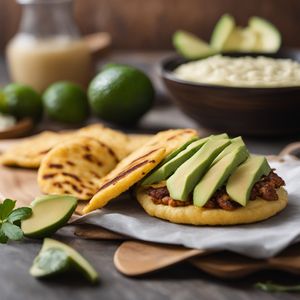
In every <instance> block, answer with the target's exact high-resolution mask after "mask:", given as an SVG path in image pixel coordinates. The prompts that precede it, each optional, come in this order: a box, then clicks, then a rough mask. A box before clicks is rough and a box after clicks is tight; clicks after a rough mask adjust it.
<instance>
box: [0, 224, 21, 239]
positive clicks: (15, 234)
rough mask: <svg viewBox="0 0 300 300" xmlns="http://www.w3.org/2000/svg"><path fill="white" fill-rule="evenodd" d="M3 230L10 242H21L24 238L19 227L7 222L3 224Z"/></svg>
mask: <svg viewBox="0 0 300 300" xmlns="http://www.w3.org/2000/svg"><path fill="white" fill-rule="evenodd" d="M1 229H2V230H3V233H4V234H5V235H6V236H7V237H8V238H9V239H10V240H13V241H19V240H21V239H22V238H23V231H22V230H21V228H20V227H18V226H17V225H14V224H11V223H9V222H5V223H3V224H2V227H1Z"/></svg>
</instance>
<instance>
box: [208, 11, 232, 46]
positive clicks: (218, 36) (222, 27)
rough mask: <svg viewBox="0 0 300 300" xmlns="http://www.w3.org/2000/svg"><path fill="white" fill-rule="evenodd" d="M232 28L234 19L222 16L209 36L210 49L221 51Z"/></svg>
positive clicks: (226, 15) (227, 15) (229, 16)
mask: <svg viewBox="0 0 300 300" xmlns="http://www.w3.org/2000/svg"><path fill="white" fill-rule="evenodd" d="M234 28H235V21H234V18H233V17H232V16H231V15H229V14H225V15H223V16H222V17H221V18H220V19H219V21H218V22H217V24H216V25H215V28H214V30H213V33H212V35H211V40H210V45H211V47H212V48H213V49H216V50H219V51H221V50H223V48H224V45H225V43H226V41H227V39H228V38H229V36H230V34H231V33H232V31H233V30H234Z"/></svg>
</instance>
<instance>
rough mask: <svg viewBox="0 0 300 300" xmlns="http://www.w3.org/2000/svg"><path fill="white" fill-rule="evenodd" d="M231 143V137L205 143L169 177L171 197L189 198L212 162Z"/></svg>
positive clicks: (178, 198)
mask: <svg viewBox="0 0 300 300" xmlns="http://www.w3.org/2000/svg"><path fill="white" fill-rule="evenodd" d="M229 144H230V140H229V139H210V140H209V141H208V142H207V143H205V145H204V146H203V147H201V148H200V150H198V151H197V152H196V153H195V154H194V155H193V156H192V157H191V158H189V159H188V160H187V161H185V162H184V163H183V164H182V165H181V166H180V167H179V168H178V169H177V170H176V172H175V173H174V174H173V175H172V176H171V177H169V178H168V180H167V188H168V191H169V192H170V197H171V198H173V199H175V200H181V201H186V200H188V196H189V193H190V192H191V191H192V190H193V189H194V187H195V186H196V184H197V183H198V182H199V180H200V179H201V177H202V176H203V175H204V174H205V172H206V171H207V169H208V168H209V166H210V164H211V163H212V162H213V160H214V159H215V158H216V156H217V155H218V154H219V153H220V152H221V151H222V150H223V149H224V148H225V147H226V146H228V145H229Z"/></svg>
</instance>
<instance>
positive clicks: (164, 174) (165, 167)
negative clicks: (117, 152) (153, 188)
mask: <svg viewBox="0 0 300 300" xmlns="http://www.w3.org/2000/svg"><path fill="white" fill-rule="evenodd" d="M224 138H225V139H226V138H228V135H227V134H226V133H222V134H218V135H211V136H209V137H206V138H202V139H198V140H193V142H192V143H190V144H189V145H188V146H187V147H185V145H184V146H182V147H180V148H179V149H177V150H175V151H174V152H173V153H176V155H173V153H171V154H170V155H169V156H168V157H167V158H166V159H165V160H164V161H163V162H162V163H161V164H160V165H159V166H158V167H157V168H155V169H154V171H153V172H152V173H150V174H149V175H148V176H147V177H146V178H145V179H144V180H143V181H142V183H141V184H142V185H150V184H153V183H157V182H160V181H162V180H166V179H167V178H168V177H169V176H171V175H172V174H173V173H174V172H175V171H176V169H177V168H178V167H179V166H180V165H182V164H183V163H184V162H185V161H186V160H187V159H189V158H190V157H191V156H193V155H194V154H195V153H196V152H197V151H198V150H199V149H200V148H201V147H202V146H203V145H204V144H205V143H206V142H207V141H208V140H210V139H224ZM169 157H171V159H170V158H169Z"/></svg>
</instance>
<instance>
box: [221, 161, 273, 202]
mask: <svg viewBox="0 0 300 300" xmlns="http://www.w3.org/2000/svg"><path fill="white" fill-rule="evenodd" d="M270 172H271V167H270V166H269V164H268V161H267V160H266V158H265V157H264V156H256V155H250V156H249V158H248V159H247V160H246V161H245V162H244V163H242V164H241V165H240V166H239V167H238V168H237V169H236V170H235V171H234V172H233V173H232V175H231V176H230V177H229V179H228V182H227V185H226V191H227V193H228V195H229V196H230V198H231V199H232V200H234V201H235V202H237V203H239V204H241V205H243V206H246V204H247V202H248V200H249V198H250V193H251V190H252V188H253V186H254V184H255V183H256V182H257V181H259V180H260V178H261V177H262V176H263V175H268V174H269V173H270Z"/></svg>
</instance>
